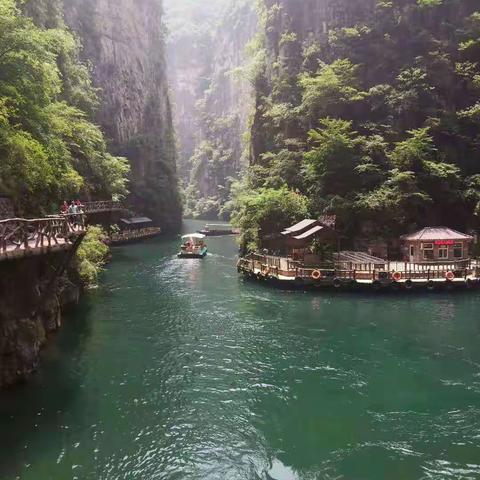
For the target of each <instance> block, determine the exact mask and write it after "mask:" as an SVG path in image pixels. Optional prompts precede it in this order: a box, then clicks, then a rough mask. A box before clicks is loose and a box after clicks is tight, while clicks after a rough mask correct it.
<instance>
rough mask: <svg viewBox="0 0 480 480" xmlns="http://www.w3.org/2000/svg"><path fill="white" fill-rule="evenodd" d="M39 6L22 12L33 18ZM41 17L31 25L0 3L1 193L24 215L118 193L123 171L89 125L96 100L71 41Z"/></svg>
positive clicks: (11, 5)
mask: <svg viewBox="0 0 480 480" xmlns="http://www.w3.org/2000/svg"><path fill="white" fill-rule="evenodd" d="M42 5H43V6H45V3H44V2H42V1H39V2H36V5H35V8H33V9H29V8H28V6H27V7H26V8H27V12H29V13H30V10H33V11H32V13H38V15H39V16H40V13H42V12H43V10H42V9H41V8H40V7H41V6H42ZM49 5H50V6H51V7H52V8H53V6H55V3H54V2H50V3H49ZM37 11H38V12H37ZM54 13H56V15H54ZM43 14H44V16H45V18H44V19H42V18H39V19H38V22H37V23H35V22H34V20H32V19H31V18H30V17H29V16H27V15H26V14H25V13H24V12H22V11H21V10H20V9H19V8H18V7H17V5H16V3H15V1H14V0H0V161H1V168H0V191H2V193H4V194H5V193H6V194H9V195H11V196H12V197H13V199H14V202H15V204H16V207H17V210H18V211H19V213H21V214H22V213H25V214H29V215H32V214H40V213H43V212H45V211H47V212H48V211H49V210H51V209H52V208H54V207H55V206H57V205H58V204H60V202H61V201H62V200H64V199H68V198H73V197H74V196H77V195H79V194H80V193H81V194H82V196H84V197H85V196H87V197H97V198H111V197H112V195H120V196H121V195H124V194H125V193H126V177H127V174H128V170H129V168H128V165H127V162H126V160H124V159H122V158H118V157H114V156H112V155H110V154H109V153H108V151H107V147H106V143H105V139H104V137H103V135H102V132H101V131H100V130H99V128H98V127H96V126H95V125H94V124H93V123H91V121H90V120H89V116H90V115H91V113H92V111H93V110H94V108H95V105H96V101H97V100H96V94H95V91H94V89H93V88H92V85H91V82H90V77H89V73H88V70H87V68H86V67H85V66H84V65H82V64H80V63H79V62H78V50H79V45H78V42H77V41H76V39H75V38H74V37H73V36H72V35H71V34H70V33H69V32H68V31H67V30H66V29H65V28H64V26H63V24H62V20H61V16H60V14H59V10H58V9H56V10H54V11H51V12H50V11H48V12H43ZM47 14H48V15H49V16H48V15H47ZM47 17H48V19H49V22H50V24H53V25H50V28H46V27H45V26H44V24H45V21H46V19H47ZM39 25H40V26H39Z"/></svg>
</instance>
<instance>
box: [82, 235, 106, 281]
mask: <svg viewBox="0 0 480 480" xmlns="http://www.w3.org/2000/svg"><path fill="white" fill-rule="evenodd" d="M107 238H108V237H107V234H106V233H105V232H104V230H103V229H102V228H101V227H99V226H90V227H88V228H87V233H86V235H85V237H84V239H83V241H82V243H81V245H80V247H79V248H78V250H77V255H76V262H77V270H78V274H79V277H80V280H81V281H82V283H83V285H84V286H85V287H93V286H95V285H96V284H97V281H98V276H99V274H100V273H101V272H102V270H103V267H104V266H105V263H106V262H107V258H108V254H109V251H110V249H109V247H108V245H107V243H106V241H107Z"/></svg>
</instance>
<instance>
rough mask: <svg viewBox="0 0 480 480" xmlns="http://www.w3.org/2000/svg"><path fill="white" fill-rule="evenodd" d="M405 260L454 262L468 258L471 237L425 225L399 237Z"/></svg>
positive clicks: (447, 229)
mask: <svg viewBox="0 0 480 480" xmlns="http://www.w3.org/2000/svg"><path fill="white" fill-rule="evenodd" d="M401 241H402V252H403V257H404V261H405V262H410V263H428V262H445V263H446V262H455V261H461V260H467V259H469V258H470V246H471V244H472V242H473V237H472V236H470V235H466V234H464V233H461V232H457V231H456V230H452V229H451V228H447V227H427V228H423V229H422V230H419V231H418V232H415V233H412V234H409V235H404V236H402V237H401Z"/></svg>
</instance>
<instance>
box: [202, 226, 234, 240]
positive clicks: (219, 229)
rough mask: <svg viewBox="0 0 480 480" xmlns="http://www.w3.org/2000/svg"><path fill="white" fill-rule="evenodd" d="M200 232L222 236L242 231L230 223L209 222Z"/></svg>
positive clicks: (206, 234) (208, 235) (210, 235)
mask: <svg viewBox="0 0 480 480" xmlns="http://www.w3.org/2000/svg"><path fill="white" fill-rule="evenodd" d="M198 233H201V234H202V235H205V236H206V237H222V236H226V235H238V234H239V233H240V231H239V230H238V229H236V228H233V227H232V226H231V225H228V224H207V225H205V227H204V229H203V230H200V231H199V232H198Z"/></svg>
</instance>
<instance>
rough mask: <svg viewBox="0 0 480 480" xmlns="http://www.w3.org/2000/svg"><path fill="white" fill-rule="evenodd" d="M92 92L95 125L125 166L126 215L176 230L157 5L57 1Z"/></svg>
mask: <svg viewBox="0 0 480 480" xmlns="http://www.w3.org/2000/svg"><path fill="white" fill-rule="evenodd" d="M64 14H65V21H66V23H67V24H68V25H69V26H70V28H72V29H73V30H74V31H75V32H76V33H77V34H78V36H79V37H80V39H81V42H82V45H83V51H82V56H83V58H84V59H85V60H86V61H88V62H90V63H91V65H92V75H93V81H94V85H95V86H96V87H97V88H98V89H99V98H100V108H99V110H98V113H97V121H98V123H99V124H100V125H101V126H102V128H103V130H104V131H105V133H106V135H107V137H108V138H109V140H110V142H111V148H112V150H113V151H114V153H116V154H119V155H123V156H125V157H127V158H128V159H129V161H130V163H131V166H132V183H131V188H130V190H131V201H132V204H133V208H134V209H136V210H138V211H139V212H142V213H145V214H147V215H149V216H151V217H152V218H154V219H155V220H156V221H157V222H158V223H159V224H160V225H161V226H162V227H164V228H165V229H170V230H172V229H177V228H178V226H179V224H180V220H181V205H180V197H179V194H178V188H177V187H178V185H177V183H178V182H177V175H176V151H175V139H174V131H173V124H172V111H171V105H170V99H169V92H168V82H167V77H166V64H165V58H164V53H165V49H164V29H163V17H162V4H161V0H115V1H113V0H64Z"/></svg>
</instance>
